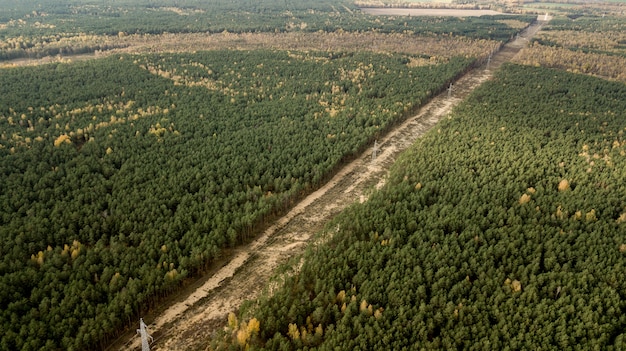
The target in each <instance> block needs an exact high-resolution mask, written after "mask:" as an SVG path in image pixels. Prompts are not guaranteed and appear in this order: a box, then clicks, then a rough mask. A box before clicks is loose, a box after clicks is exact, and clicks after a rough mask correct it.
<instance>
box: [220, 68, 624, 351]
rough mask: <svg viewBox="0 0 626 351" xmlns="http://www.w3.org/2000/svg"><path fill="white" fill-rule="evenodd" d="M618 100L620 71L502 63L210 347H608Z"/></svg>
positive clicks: (620, 328) (620, 123) (619, 327)
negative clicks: (615, 76)
mask: <svg viewBox="0 0 626 351" xmlns="http://www.w3.org/2000/svg"><path fill="white" fill-rule="evenodd" d="M624 111H626V86H625V85H624V84H622V83H616V82H607V81H605V80H601V79H597V78H592V77H588V76H584V75H575V74H570V73H566V72H561V71H556V70H551V69H546V68H534V67H528V66H518V65H506V66H504V67H503V69H502V70H501V71H499V72H498V73H497V74H496V76H495V78H494V79H493V80H491V81H488V82H487V83H485V84H484V85H483V86H481V87H479V88H478V89H477V90H476V91H475V92H474V93H472V95H471V96H470V97H469V98H468V100H467V101H466V102H465V103H463V104H462V105H461V106H460V107H459V108H457V109H456V110H455V111H454V113H453V114H452V116H451V118H449V119H445V120H443V121H442V122H440V124H439V125H438V126H437V127H435V129H434V130H432V131H431V132H429V133H428V134H427V135H426V136H424V137H423V138H422V139H421V140H419V141H418V142H417V143H416V144H415V145H414V146H413V147H412V148H411V149H410V150H409V151H408V152H406V153H405V154H404V155H402V157H401V158H400V159H399V160H398V161H397V162H396V164H395V165H394V167H393V169H392V171H391V174H390V176H389V179H388V181H387V184H386V185H385V186H384V187H383V188H382V190H380V191H378V192H376V193H374V194H373V195H372V196H371V197H370V199H369V200H368V201H367V202H365V203H363V204H357V205H354V206H353V207H351V208H349V209H348V210H347V211H346V212H345V213H343V214H341V215H340V216H339V217H338V218H336V219H335V220H334V221H333V222H332V223H330V224H329V226H328V229H327V233H323V234H322V235H325V236H324V237H323V239H321V240H320V241H321V243H319V244H316V245H313V246H312V247H311V248H310V249H309V250H308V251H307V253H306V254H305V255H304V260H303V263H302V264H301V265H297V267H298V268H297V269H293V270H290V271H288V272H286V273H285V274H284V275H283V276H281V279H282V281H283V283H282V286H281V287H279V288H278V289H277V288H276V287H275V288H274V289H273V290H274V293H273V294H271V295H267V296H265V297H264V298H262V299H261V300H260V301H258V302H255V303H251V304H249V305H247V306H245V307H244V308H243V309H242V310H245V311H246V312H245V313H244V315H243V316H240V318H239V321H238V320H237V318H235V316H234V315H232V316H231V317H230V318H229V327H228V329H227V331H226V332H225V333H224V334H223V335H222V338H221V339H220V340H218V341H216V342H215V345H213V346H214V347H216V348H218V349H232V350H235V349H239V348H247V347H248V346H251V347H254V348H256V349H268V350H293V349H324V350H327V349H342V350H356V349H363V350H365V349H368V350H371V349H375V350H401V349H472V348H481V349H483V348H484V349H507V348H510V349H554V350H563V349H586V350H587V349H605V350H621V349H623V348H624V347H625V346H626V335H625V334H624V331H625V330H626V302H625V301H626V269H625V268H626V267H625V265H626V263H625V262H626V261H625V259H624V257H625V255H626V207H625V205H624V184H625V183H626V173H625V172H624V170H625V169H626V140H625V139H624V118H625V117H626V116H625V115H624ZM277 281H281V280H277Z"/></svg>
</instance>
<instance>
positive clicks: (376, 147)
mask: <svg viewBox="0 0 626 351" xmlns="http://www.w3.org/2000/svg"><path fill="white" fill-rule="evenodd" d="M376 153H378V140H374V150H373V151H372V162H374V161H375V160H376Z"/></svg>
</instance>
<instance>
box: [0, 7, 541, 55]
mask: <svg viewBox="0 0 626 351" xmlns="http://www.w3.org/2000/svg"><path fill="white" fill-rule="evenodd" d="M176 3H177V6H176V7H173V6H172V4H171V2H169V1H165V0H161V1H147V0H145V1H143V0H124V1H116V3H115V4H116V6H109V5H103V4H102V3H100V2H93V3H91V2H88V1H85V0H62V1H57V0H55V1H52V0H48V1H43V0H37V1H36V0H28V1H24V2H19V3H15V2H14V1H12V0H0V9H5V8H6V9H7V10H6V12H4V13H3V14H0V16H1V17H0V61H6V60H13V59H20V58H41V57H44V56H56V55H61V56H71V55H77V54H85V53H94V52H102V51H108V50H112V49H119V48H123V47H126V46H129V45H131V43H129V40H131V39H133V38H134V36H150V35H158V34H163V33H174V34H184V33H202V34H214V33H222V32H230V33H286V32H304V33H317V32H323V33H334V32H343V31H345V32H377V33H409V34H413V35H425V36H446V37H452V36H454V37H466V38H471V39H492V40H497V41H506V40H508V39H509V38H511V37H512V36H513V35H515V33H516V32H517V31H518V30H519V28H516V27H515V26H511V25H510V23H511V21H514V20H518V21H521V22H522V23H526V24H528V23H530V22H531V21H532V20H533V19H534V16H531V15H519V16H505V15H502V16H484V17H477V18H472V17H470V18H464V19H461V18H455V17H435V18H426V17H404V16H394V17H386V18H384V19H383V20H381V19H380V18H378V17H375V16H368V15H365V14H362V13H361V12H360V11H359V9H358V8H356V7H355V6H354V5H353V4H352V3H351V2H349V1H339V0H326V1H314V2H310V1H302V0H289V1H278V0H262V1H247V0H239V1H225V0H219V1H210V2H207V1H200V0H184V1H177V2H176ZM33 9H34V10H33Z"/></svg>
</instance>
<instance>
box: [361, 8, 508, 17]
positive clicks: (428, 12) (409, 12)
mask: <svg viewBox="0 0 626 351" xmlns="http://www.w3.org/2000/svg"><path fill="white" fill-rule="evenodd" d="M361 11H363V12H364V13H367V14H370V15H386V16H452V17H479V16H485V15H503V14H504V13H502V12H498V11H492V10H457V9H406V8H405V9H389V8H362V9H361Z"/></svg>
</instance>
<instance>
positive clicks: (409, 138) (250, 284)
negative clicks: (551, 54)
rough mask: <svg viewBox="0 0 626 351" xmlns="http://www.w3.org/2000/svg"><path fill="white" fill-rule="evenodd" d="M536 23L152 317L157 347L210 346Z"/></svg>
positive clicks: (136, 346)
mask: <svg viewBox="0 0 626 351" xmlns="http://www.w3.org/2000/svg"><path fill="white" fill-rule="evenodd" d="M539 28H540V24H537V25H534V26H532V27H531V28H529V29H528V30H527V31H525V32H524V33H522V34H521V35H520V36H519V37H518V38H517V39H516V40H515V41H513V42H511V43H509V44H507V45H505V46H504V47H503V48H502V49H501V50H500V51H499V52H498V53H496V54H495V55H493V57H492V59H491V60H490V62H489V64H488V66H484V67H480V68H477V69H475V70H473V71H471V72H470V73H468V74H467V75H465V76H464V77H462V78H461V79H459V80H458V81H457V82H455V83H454V85H453V89H452V92H451V93H450V95H449V93H448V92H445V93H443V94H441V95H439V96H437V97H436V98H434V99H433V100H432V101H431V102H429V103H428V104H427V105H426V106H424V107H423V108H422V109H420V111H419V113H418V114H417V115H415V116H413V117H411V118H408V119H407V120H406V121H405V122H404V123H402V124H401V125H399V126H397V127H396V128H395V129H394V130H392V131H391V132H390V133H388V134H387V135H386V136H385V137H384V138H382V139H381V140H378V141H377V146H378V147H377V152H376V154H377V155H376V158H375V159H373V158H372V153H373V152H372V151H373V150H372V149H369V150H368V151H366V152H364V153H363V154H362V155H361V156H360V157H359V158H358V159H356V160H354V161H353V162H351V163H349V164H347V165H346V166H345V167H344V168H343V169H342V170H341V171H340V172H339V173H338V174H337V175H336V176H335V177H333V178H332V179H331V180H330V181H329V182H328V183H327V184H326V185H325V186H323V187H322V188H321V189H319V190H317V191H316V192H314V193H312V194H311V195H309V196H308V197H306V198H305V199H304V200H302V201H301V202H300V203H299V204H298V205H297V206H296V207H295V208H293V209H292V210H291V211H290V212H289V213H287V215H285V216H284V217H282V218H280V219H279V220H278V221H277V222H276V223H275V224H274V225H272V226H271V227H270V228H268V229H267V230H266V231H265V232H264V233H263V234H262V235H260V236H259V237H258V238H257V239H255V241H253V242H252V243H250V244H248V245H246V246H243V247H241V248H239V249H237V251H236V252H235V253H234V255H233V256H232V259H230V261H228V262H227V263H226V264H225V265H224V266H223V267H221V268H220V269H218V270H217V271H216V272H214V274H212V275H211V276H210V277H209V278H207V280H206V281H204V283H203V284H202V285H201V286H199V287H198V288H197V289H196V290H195V291H193V292H191V293H190V294H188V295H187V296H183V297H180V299H179V301H177V302H176V303H174V304H172V305H171V306H170V307H169V308H167V309H165V310H164V311H163V312H162V313H160V314H159V315H157V316H146V317H144V320H145V321H146V323H148V324H149V325H148V330H149V332H150V333H151V334H152V336H153V337H154V343H153V344H152V345H151V349H152V350H205V349H206V346H207V345H208V344H209V341H210V338H211V335H212V334H213V333H214V332H215V331H217V330H220V329H221V328H223V326H224V325H225V324H226V318H227V315H228V313H229V312H231V311H235V310H236V309H237V308H238V307H239V306H240V305H241V303H242V302H243V301H244V300H247V299H253V298H255V297H256V296H258V294H259V293H260V292H261V291H262V289H263V288H264V287H265V286H266V285H267V283H268V281H269V278H270V277H271V276H272V274H273V272H274V271H275V269H276V268H277V267H278V265H279V264H281V263H282V262H285V261H286V260H288V259H289V258H290V257H293V256H295V255H297V254H299V253H301V252H302V251H303V250H304V248H305V246H306V245H307V243H308V241H309V239H311V238H312V236H313V235H314V234H315V233H316V232H318V231H319V230H321V229H322V227H323V226H324V223H326V222H327V221H328V220H329V219H330V218H332V217H333V216H334V215H336V214H337V213H339V212H340V211H341V210H342V209H344V208H345V207H347V206H348V205H350V204H351V203H354V202H355V201H361V202H362V201H365V200H366V199H367V197H368V194H369V193H371V191H372V189H373V188H376V187H380V186H382V184H384V181H385V177H386V175H387V171H388V169H389V166H390V165H391V164H393V162H394V161H395V160H396V158H397V156H398V155H399V154H400V153H401V152H402V151H403V150H405V149H406V148H408V147H409V146H410V145H411V144H413V143H414V142H415V140H416V139H417V138H419V137H420V136H421V135H422V134H424V132H426V131H427V130H428V129H430V128H432V127H433V126H434V125H435V124H436V123H437V122H438V121H439V119H441V118H442V117H444V116H446V115H447V114H448V113H449V112H450V111H451V110H452V108H453V107H454V106H456V105H457V104H458V103H459V102H460V101H462V99H464V98H465V97H466V96H467V95H468V94H469V93H470V92H471V91H472V90H473V89H474V88H476V87H477V86H479V85H480V84H481V83H483V82H484V81H485V80H487V79H489V78H490V77H491V75H492V72H493V71H494V70H496V69H497V68H498V67H499V66H500V65H501V64H502V63H504V62H507V61H510V60H511V59H512V58H513V56H515V55H516V54H517V53H518V52H519V50H520V49H521V48H522V47H523V46H524V45H526V43H527V42H528V40H527V38H528V37H530V36H532V35H534V34H535V33H536V32H537V30H539ZM111 349H112V350H114V349H115V350H117V349H119V350H140V349H141V341H140V339H139V337H138V336H137V335H134V334H133V335H131V333H128V335H126V336H125V337H124V338H122V339H121V340H120V341H119V343H118V344H116V345H113V346H112V348H111Z"/></svg>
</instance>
